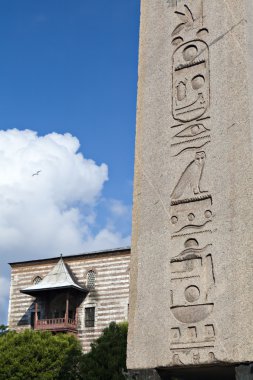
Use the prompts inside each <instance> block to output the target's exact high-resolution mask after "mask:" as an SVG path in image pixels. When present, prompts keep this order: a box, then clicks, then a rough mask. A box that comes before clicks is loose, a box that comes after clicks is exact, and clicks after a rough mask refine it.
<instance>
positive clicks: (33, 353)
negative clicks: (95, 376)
mask: <svg viewBox="0 0 253 380" xmlns="http://www.w3.org/2000/svg"><path fill="white" fill-rule="evenodd" d="M81 356H82V352H81V347H80V344H79V342H78V341H77V339H76V338H75V337H74V336H71V335H65V334H56V335H52V334H51V333H49V332H35V331H32V330H26V331H24V332H21V333H16V332H15V331H10V332H8V334H3V335H2V336H1V339H0V380H7V379H8V380H33V379H36V380H78V379H80V377H79V363H80V358H81Z"/></svg>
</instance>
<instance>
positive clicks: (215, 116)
mask: <svg viewBox="0 0 253 380" xmlns="http://www.w3.org/2000/svg"><path fill="white" fill-rule="evenodd" d="M252 26H253V4H252V1H250V0H240V1H238V0H223V1H221V0H211V1H210V0H187V1H183V0H182V1H181V0H177V1H176V0H175V1H172V0H142V6H141V29H140V56H139V84H138V87H139V88H138V111H137V134H136V162H135V190H134V211H133V238H132V257H131V260H132V261H131V277H130V278H131V284H130V313H129V322H130V325H129V338H128V368H132V369H138V368H157V367H178V368H181V367H185V366H201V365H210V364H211V365H216V364H218V363H219V364H228V363H241V362H245V361H249V362H250V361H253V340H252V336H253V323H252V317H253V302H252V301H251V298H252V294H253V223H252V220H253V207H252V204H253V160H252V158H253V156H252V146H253V119H252V110H253V100H252V89H253V48H252V43H253V37H252V36H253V28H252Z"/></svg>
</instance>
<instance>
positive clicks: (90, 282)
mask: <svg viewBox="0 0 253 380" xmlns="http://www.w3.org/2000/svg"><path fill="white" fill-rule="evenodd" d="M95 282H96V273H95V271H94V270H89V272H88V273H87V288H88V289H90V290H91V289H95Z"/></svg>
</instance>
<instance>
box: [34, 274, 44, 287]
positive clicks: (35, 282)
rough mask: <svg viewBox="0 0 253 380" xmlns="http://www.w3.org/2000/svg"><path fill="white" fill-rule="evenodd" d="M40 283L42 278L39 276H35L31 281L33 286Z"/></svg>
mask: <svg viewBox="0 0 253 380" xmlns="http://www.w3.org/2000/svg"><path fill="white" fill-rule="evenodd" d="M40 281H42V278H41V277H40V276H36V277H35V278H34V280H33V283H34V285H37V284H38V283H39V282H40Z"/></svg>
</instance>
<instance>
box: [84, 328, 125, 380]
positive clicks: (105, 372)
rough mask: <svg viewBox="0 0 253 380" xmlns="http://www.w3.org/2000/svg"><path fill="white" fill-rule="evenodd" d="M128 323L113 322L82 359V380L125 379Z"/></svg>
mask: <svg viewBox="0 0 253 380" xmlns="http://www.w3.org/2000/svg"><path fill="white" fill-rule="evenodd" d="M126 345H127V323H120V324H116V323H115V322H112V323H111V324H110V326H109V327H107V328H106V329H105V330H104V331H103V334H102V335H101V337H100V338H98V339H97V340H96V341H95V342H94V343H92V344H91V351H90V352H89V353H87V354H86V355H84V356H83V358H82V361H81V379H82V380H124V376H123V375H122V369H124V370H126Z"/></svg>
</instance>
